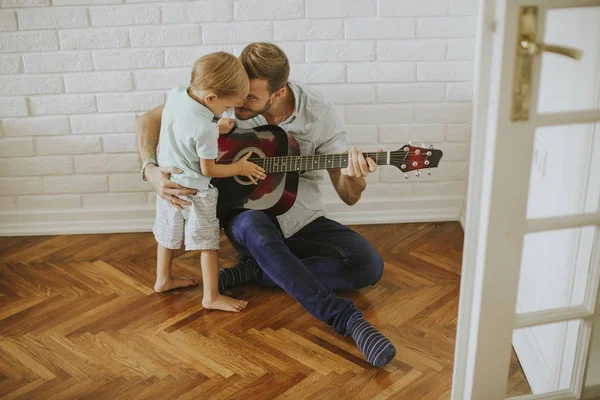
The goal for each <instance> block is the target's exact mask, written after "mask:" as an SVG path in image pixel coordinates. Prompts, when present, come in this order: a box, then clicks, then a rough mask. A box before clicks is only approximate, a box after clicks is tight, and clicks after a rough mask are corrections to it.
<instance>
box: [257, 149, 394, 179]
mask: <svg viewBox="0 0 600 400" xmlns="http://www.w3.org/2000/svg"><path fill="white" fill-rule="evenodd" d="M363 155H364V157H365V158H367V157H371V158H372V159H373V161H375V162H376V163H377V164H378V165H388V152H387V151H381V152H373V153H363ZM248 161H251V162H253V163H255V164H256V165H259V166H261V167H262V168H264V170H265V172H266V173H267V174H270V173H276V172H294V171H312V170H317V169H333V168H346V167H347V166H348V153H343V154H317V155H313V156H284V157H267V158H257V157H254V156H251V157H250V158H249V159H248Z"/></svg>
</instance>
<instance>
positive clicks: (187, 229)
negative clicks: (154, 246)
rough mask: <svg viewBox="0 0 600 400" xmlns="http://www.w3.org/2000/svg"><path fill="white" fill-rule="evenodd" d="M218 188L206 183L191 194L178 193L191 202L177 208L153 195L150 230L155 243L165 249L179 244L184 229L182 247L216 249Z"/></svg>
mask: <svg viewBox="0 0 600 400" xmlns="http://www.w3.org/2000/svg"><path fill="white" fill-rule="evenodd" d="M218 194H219V192H218V190H217V189H216V188H214V187H210V188H208V189H206V190H198V193H197V194H195V195H193V196H182V197H181V199H182V200H186V201H189V202H190V203H192V205H191V206H186V207H183V210H178V209H177V208H175V207H174V206H173V205H171V203H170V202H168V201H166V200H163V199H162V198H161V197H160V196H157V197H156V220H155V221H154V228H153V229H152V232H153V233H154V237H155V238H156V241H157V242H158V244H160V245H161V246H163V247H166V248H167V249H173V250H177V249H179V248H180V247H181V243H182V242H183V239H184V233H185V249H186V250H219V220H218V219H217V197H218Z"/></svg>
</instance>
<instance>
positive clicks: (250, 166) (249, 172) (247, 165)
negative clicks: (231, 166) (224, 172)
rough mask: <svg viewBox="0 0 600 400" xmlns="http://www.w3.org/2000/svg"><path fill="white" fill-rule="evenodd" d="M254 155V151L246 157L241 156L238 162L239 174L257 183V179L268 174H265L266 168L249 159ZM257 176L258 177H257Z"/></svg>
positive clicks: (263, 177)
mask: <svg viewBox="0 0 600 400" xmlns="http://www.w3.org/2000/svg"><path fill="white" fill-rule="evenodd" d="M251 155H252V152H249V153H248V154H246V155H245V156H244V157H242V158H240V159H239V160H238V161H237V162H236V164H237V165H238V166H239V172H238V175H240V176H246V177H248V179H250V180H251V181H252V183H254V184H255V185H256V184H257V182H256V179H265V178H266V177H267V175H266V174H265V170H264V169H262V168H261V167H259V166H258V165H256V164H254V163H252V162H250V161H248V158H249V157H250V156H251ZM255 178H256V179H255Z"/></svg>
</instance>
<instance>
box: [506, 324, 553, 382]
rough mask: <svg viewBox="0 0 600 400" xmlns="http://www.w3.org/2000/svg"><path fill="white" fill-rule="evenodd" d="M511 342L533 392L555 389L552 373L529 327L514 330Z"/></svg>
mask: <svg viewBox="0 0 600 400" xmlns="http://www.w3.org/2000/svg"><path fill="white" fill-rule="evenodd" d="M512 344H513V347H514V348H515V352H516V353H517V357H518V359H519V362H520V363H521V367H522V368H523V372H524V373H525V377H526V378H527V382H529V386H530V387H531V390H532V392H533V394H538V393H546V392H550V391H552V390H555V388H554V387H552V384H551V382H552V378H553V377H554V375H553V374H552V371H551V369H550V366H549V365H548V363H547V362H546V360H545V358H544V354H543V352H542V349H541V348H540V346H539V345H538V342H537V340H536V338H535V335H534V334H533V332H532V330H531V328H524V329H518V330H515V331H514V332H513V339H512Z"/></svg>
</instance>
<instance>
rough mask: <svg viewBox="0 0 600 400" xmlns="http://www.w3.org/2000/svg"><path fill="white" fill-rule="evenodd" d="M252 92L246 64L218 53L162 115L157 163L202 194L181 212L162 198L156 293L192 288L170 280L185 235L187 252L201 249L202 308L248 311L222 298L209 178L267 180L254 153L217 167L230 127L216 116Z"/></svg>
mask: <svg viewBox="0 0 600 400" xmlns="http://www.w3.org/2000/svg"><path fill="white" fill-rule="evenodd" d="M248 89H249V83H248V76H247V74H246V72H245V70H244V68H243V66H242V63H241V62H240V61H239V60H238V59H237V58H236V57H234V56H233V55H231V54H229V53H225V52H217V53H211V54H207V55H205V56H203V57H201V58H200V59H198V60H197V61H196V62H195V64H194V67H193V69H192V78H191V83H190V86H189V87H188V88H185V87H183V86H178V87H175V88H174V89H173V90H172V91H171V93H170V94H169V97H168V99H167V103H166V105H165V108H164V110H163V114H162V118H163V119H162V120H163V124H162V127H161V131H160V142H159V154H158V163H159V165H174V166H177V167H178V168H180V169H181V170H182V171H183V173H182V174H174V175H172V176H171V179H172V180H174V181H176V182H177V183H179V184H181V185H182V186H185V187H188V188H191V189H196V190H197V192H196V194H195V195H192V196H189V197H186V198H185V200H187V201H189V202H191V203H192V205H191V206H188V207H184V209H183V210H182V211H180V210H178V209H177V208H176V207H174V206H173V205H172V204H169V202H168V201H167V200H164V199H162V198H161V197H158V198H157V199H156V221H155V224H154V229H153V232H154V236H155V238H156V241H157V242H158V253H157V259H158V265H157V274H156V275H157V276H156V284H155V285H154V290H156V291H157V292H164V291H167V290H171V289H174V288H178V287H184V286H189V285H190V281H189V280H186V279H175V278H172V277H171V261H172V258H173V250H175V249H179V248H180V247H181V242H182V240H183V238H184V232H185V249H186V250H202V253H201V255H200V260H201V264H202V279H203V285H204V297H203V299H202V305H203V306H204V307H205V308H211V309H218V310H225V311H234V312H239V311H241V310H242V309H244V307H246V305H247V302H246V301H241V300H236V299H233V298H231V297H228V296H224V295H221V294H219V290H218V270H219V266H218V262H219V258H218V249H219V221H218V220H217V217H216V208H217V195H218V193H217V189H216V188H215V187H213V186H212V185H211V184H210V177H230V176H235V175H244V176H248V177H252V178H258V179H262V178H264V176H265V175H264V170H263V169H262V168H260V167H259V166H257V165H256V164H253V163H251V162H249V161H248V160H247V159H248V157H249V156H250V153H249V154H247V155H246V156H244V157H243V158H242V159H240V160H239V161H237V162H235V163H232V164H228V165H217V164H215V159H216V158H217V150H218V148H217V139H218V136H219V129H221V130H222V131H224V132H222V133H226V132H227V131H229V130H230V129H231V124H230V122H229V121H228V120H223V121H222V122H221V123H220V124H219V127H217V124H215V123H214V122H213V118H214V116H215V115H217V116H219V115H221V114H222V113H223V112H225V110H227V109H228V108H232V107H236V106H238V107H239V106H241V105H242V104H243V102H244V99H245V98H246V96H247V95H248ZM192 284H193V282H192Z"/></svg>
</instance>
